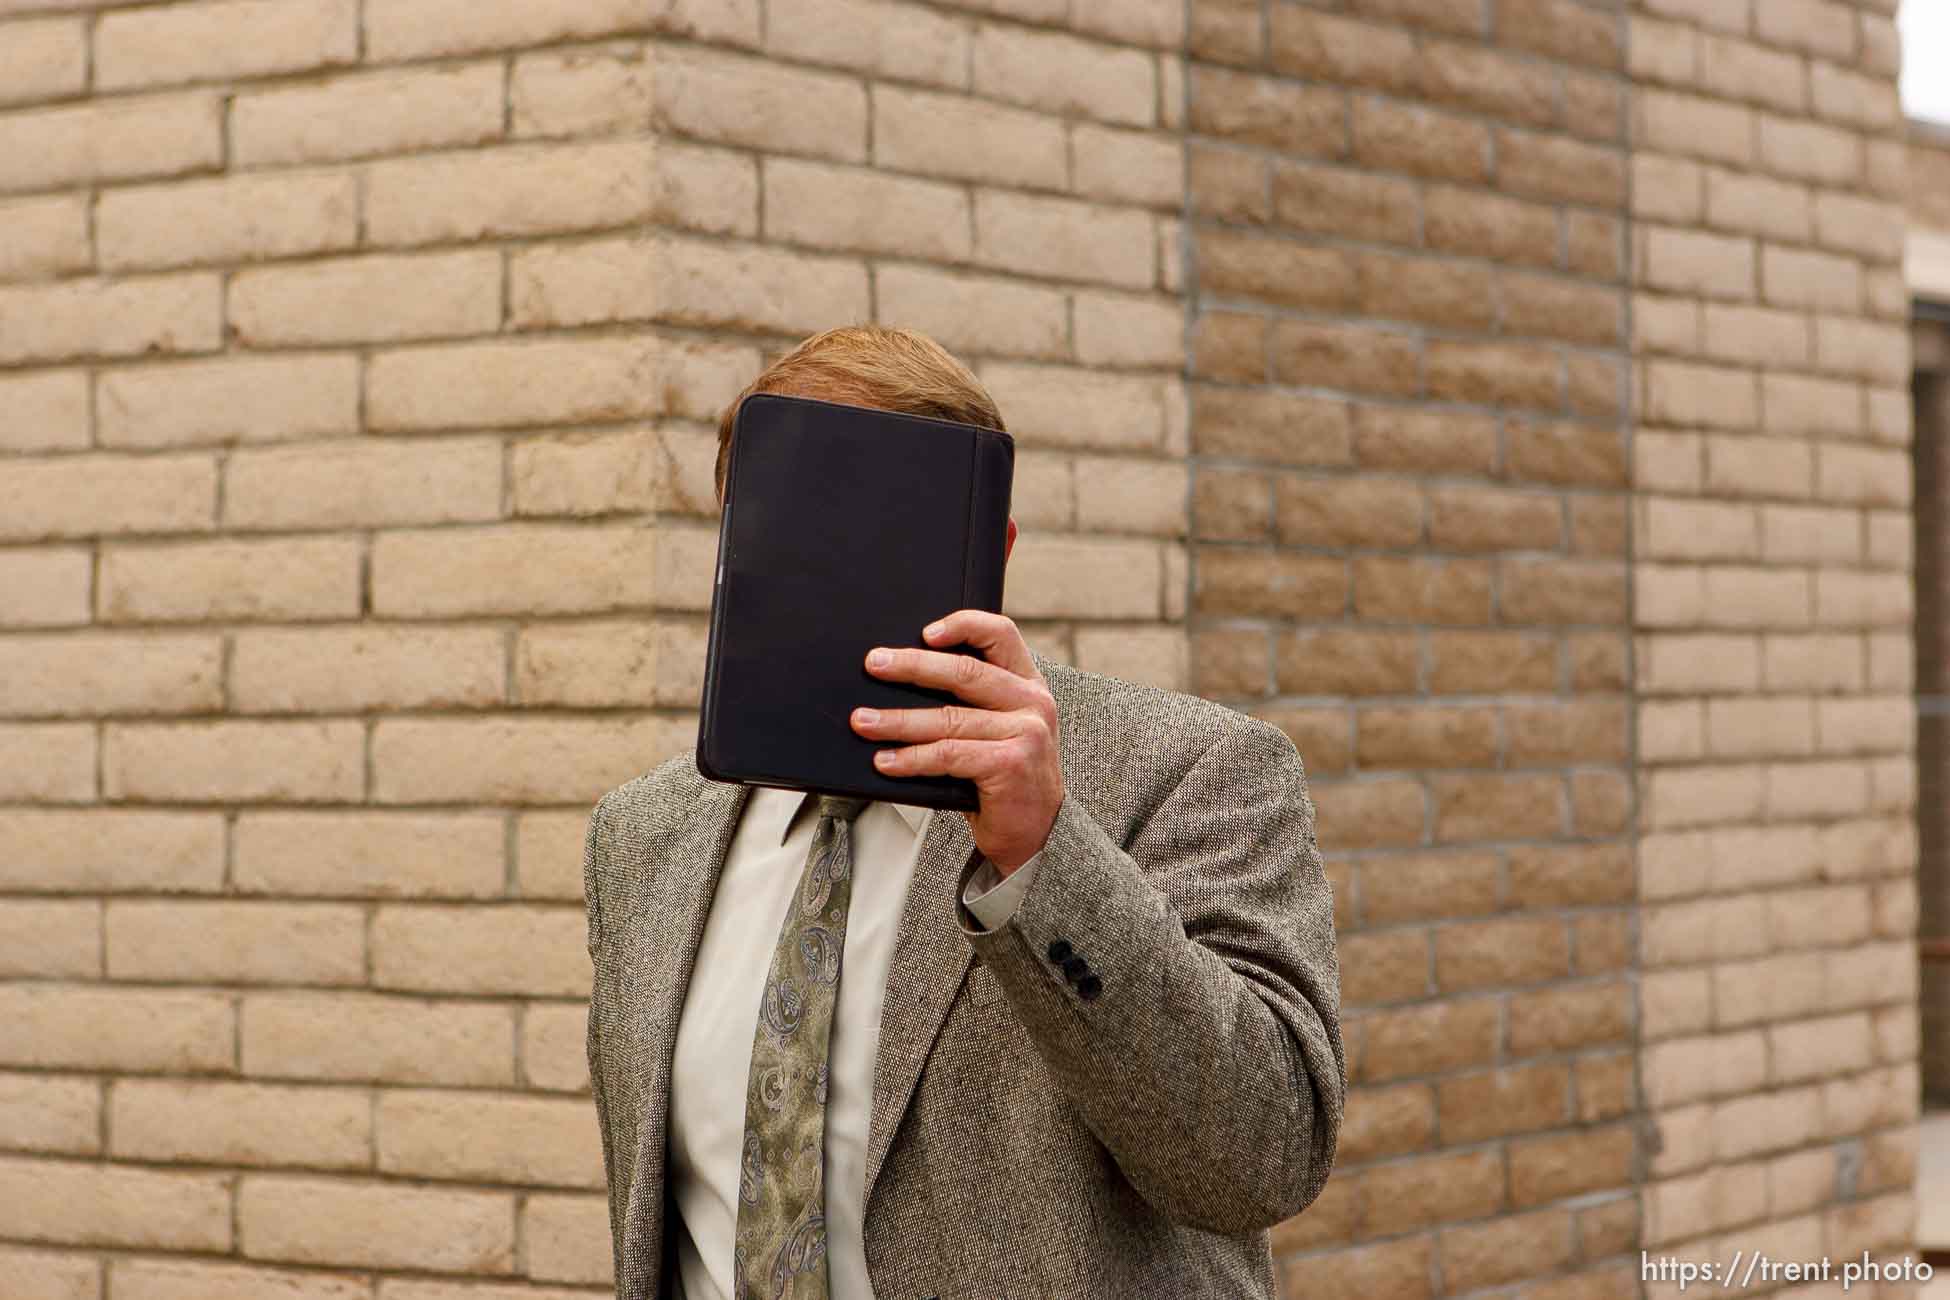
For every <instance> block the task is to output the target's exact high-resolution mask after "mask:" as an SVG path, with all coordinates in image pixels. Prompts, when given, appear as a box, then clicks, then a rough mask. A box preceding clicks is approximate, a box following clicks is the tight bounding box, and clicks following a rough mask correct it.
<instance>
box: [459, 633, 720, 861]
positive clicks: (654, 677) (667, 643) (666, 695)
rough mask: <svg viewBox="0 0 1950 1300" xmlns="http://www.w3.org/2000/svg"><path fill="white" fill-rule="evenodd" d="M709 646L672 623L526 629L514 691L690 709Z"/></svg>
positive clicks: (568, 701)
mask: <svg viewBox="0 0 1950 1300" xmlns="http://www.w3.org/2000/svg"><path fill="white" fill-rule="evenodd" d="M703 651H704V643H703V641H702V640H701V639H699V638H697V637H696V636H695V635H693V634H692V630H691V629H690V628H689V627H687V626H684V625H680V624H672V623H654V624H653V623H646V622H636V621H632V622H627V623H601V622H597V623H574V624H568V625H563V626H558V627H537V628H530V629H524V630H523V631H522V633H521V635H520V638H519V639H518V640H517V641H516V643H515V662H514V683H515V693H516V696H517V698H519V699H520V700H521V701H522V702H523V703H524V704H529V705H536V704H553V705H559V706H565V707H571V708H605V707H615V706H617V705H621V704H639V705H644V706H649V705H655V704H663V705H667V706H678V707H688V706H690V705H693V704H695V703H696V701H697V700H698V698H699V696H700V694H701V693H702V690H703V674H702V664H703ZM496 680H497V683H498V675H497V678H496ZM576 887H577V889H578V890H579V889H580V888H581V878H580V877H578V878H577V881H576Z"/></svg>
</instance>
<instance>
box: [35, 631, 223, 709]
mask: <svg viewBox="0 0 1950 1300" xmlns="http://www.w3.org/2000/svg"><path fill="white" fill-rule="evenodd" d="M221 663H222V655H221V646H220V644H219V642H218V641H217V640H216V639H213V638H211V637H208V636H200V635H199V636H190V635H176V636H172V635H155V634H151V635H149V636H117V635H113V634H104V633H99V632H91V633H78V634H73V635H63V634H42V635H37V636H23V635H16V636H12V637H9V638H7V640H6V641H5V642H4V644H0V667H3V668H4V669H5V672H4V673H0V715H6V716H11V717H52V716H62V715H75V716H87V717H94V716H101V715H103V714H111V713H113V714H130V713H166V712H186V711H189V712H199V711H204V710H213V709H217V708H219V707H220V706H221V700H222V692H221V687H220V685H219V679H220V676H221Z"/></svg>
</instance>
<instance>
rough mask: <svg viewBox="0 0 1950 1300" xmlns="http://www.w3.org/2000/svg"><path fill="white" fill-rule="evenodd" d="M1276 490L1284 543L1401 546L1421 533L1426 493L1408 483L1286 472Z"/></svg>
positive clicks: (1294, 544) (1417, 539)
mask: <svg viewBox="0 0 1950 1300" xmlns="http://www.w3.org/2000/svg"><path fill="white" fill-rule="evenodd" d="M1274 493H1275V498H1274V499H1275V502H1276V506H1275V509H1276V512H1277V518H1278V532H1279V539H1280V542H1281V543H1282V544H1283V545H1287V546H1332V547H1340V546H1380V547H1390V548H1399V547H1412V546H1414V545H1416V544H1417V543H1418V542H1419V541H1420V540H1421V537H1422V493H1421V491H1420V489H1418V488H1416V487H1414V486H1413V485H1410V484H1405V483H1399V482H1394V481H1391V480H1386V479H1346V478H1302V477H1299V476H1296V475H1282V476H1280V477H1279V478H1278V479H1277V480H1275V483H1274Z"/></svg>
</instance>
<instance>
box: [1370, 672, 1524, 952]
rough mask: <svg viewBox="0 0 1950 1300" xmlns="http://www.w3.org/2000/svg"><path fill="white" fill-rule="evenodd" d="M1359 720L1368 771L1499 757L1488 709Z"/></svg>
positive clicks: (1478, 763) (1483, 762)
mask: <svg viewBox="0 0 1950 1300" xmlns="http://www.w3.org/2000/svg"><path fill="white" fill-rule="evenodd" d="M1355 718H1356V735H1357V737H1358V739H1357V741H1356V754H1357V758H1358V761H1359V763H1360V765H1361V766H1362V767H1364V768H1388V767H1397V768H1424V767H1483V766H1488V765H1490V764H1491V763H1493V762H1494V761H1495V758H1496V748H1497V746H1496V718H1495V714H1494V713H1493V712H1492V711H1491V710H1488V709H1454V708H1452V709H1435V708H1411V709H1402V708H1369V709H1362V710H1359V711H1358V712H1357V713H1356V714H1355ZM1439 952H1440V942H1438V953H1439Z"/></svg>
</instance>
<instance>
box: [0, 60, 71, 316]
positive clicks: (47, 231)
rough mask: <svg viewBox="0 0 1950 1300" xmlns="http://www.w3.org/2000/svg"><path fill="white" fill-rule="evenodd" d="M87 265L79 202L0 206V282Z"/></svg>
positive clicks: (64, 198)
mask: <svg viewBox="0 0 1950 1300" xmlns="http://www.w3.org/2000/svg"><path fill="white" fill-rule="evenodd" d="M0 94H4V92H0ZM93 260H94V255H93V253H92V252H91V251H90V249H89V245H88V209H87V205H86V204H85V203H84V202H83V201H82V200H81V199H80V198H78V197H75V196H72V195H56V196H51V197H47V198H28V199H14V200H10V201H6V202H0V282H4V281H7V280H38V279H43V278H48V277H52V276H57V275H61V274H64V273H68V272H73V271H84V270H87V269H88V268H89V266H90V265H91V264H92V263H93Z"/></svg>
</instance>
